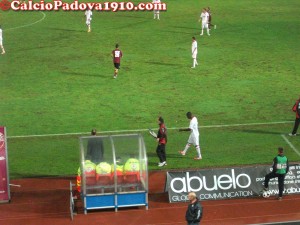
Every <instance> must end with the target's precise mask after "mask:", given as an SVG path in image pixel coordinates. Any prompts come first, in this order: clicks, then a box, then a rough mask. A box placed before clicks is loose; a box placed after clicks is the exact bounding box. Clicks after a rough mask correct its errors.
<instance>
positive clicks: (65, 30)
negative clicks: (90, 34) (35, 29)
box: [48, 27, 86, 33]
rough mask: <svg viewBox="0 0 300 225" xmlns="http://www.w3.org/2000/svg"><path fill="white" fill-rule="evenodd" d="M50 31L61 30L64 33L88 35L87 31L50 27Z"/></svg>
mask: <svg viewBox="0 0 300 225" xmlns="http://www.w3.org/2000/svg"><path fill="white" fill-rule="evenodd" d="M48 29H49V30H59V31H64V32H78V33H86V29H85V30H74V29H66V28H55V27H50V28H48Z"/></svg>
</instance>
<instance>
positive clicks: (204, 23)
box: [199, 9, 210, 36]
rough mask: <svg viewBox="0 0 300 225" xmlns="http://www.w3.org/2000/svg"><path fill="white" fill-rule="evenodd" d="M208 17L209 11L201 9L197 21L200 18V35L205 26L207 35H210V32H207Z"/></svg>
mask: <svg viewBox="0 0 300 225" xmlns="http://www.w3.org/2000/svg"><path fill="white" fill-rule="evenodd" d="M208 19H209V13H208V12H207V11H206V9H203V10H202V13H201V15H200V19H199V22H200V20H201V21H202V30H201V34H200V35H203V30H204V28H205V29H206V31H207V35H208V36H210V34H209V24H208Z"/></svg>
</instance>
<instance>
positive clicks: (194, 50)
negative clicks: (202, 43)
mask: <svg viewBox="0 0 300 225" xmlns="http://www.w3.org/2000/svg"><path fill="white" fill-rule="evenodd" d="M192 40H193V42H192V58H193V66H192V67H191V68H195V67H196V65H197V66H198V62H197V54H198V44H197V41H196V38H195V37H192Z"/></svg>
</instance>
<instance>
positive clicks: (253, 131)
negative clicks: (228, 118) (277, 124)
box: [241, 130, 282, 135]
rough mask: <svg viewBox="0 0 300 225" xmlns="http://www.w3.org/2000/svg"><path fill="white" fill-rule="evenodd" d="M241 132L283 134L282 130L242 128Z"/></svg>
mask: <svg viewBox="0 0 300 225" xmlns="http://www.w3.org/2000/svg"><path fill="white" fill-rule="evenodd" d="M241 132H244V133H253V134H278V135H281V134H282V132H275V131H267V130H241Z"/></svg>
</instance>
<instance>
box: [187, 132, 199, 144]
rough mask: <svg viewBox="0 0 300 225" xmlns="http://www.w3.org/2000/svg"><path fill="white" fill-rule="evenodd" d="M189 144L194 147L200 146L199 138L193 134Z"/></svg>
mask: <svg viewBox="0 0 300 225" xmlns="http://www.w3.org/2000/svg"><path fill="white" fill-rule="evenodd" d="M188 143H189V144H193V145H194V146H197V145H199V136H195V135H194V134H193V133H191V134H190V137H189V140H188Z"/></svg>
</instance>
